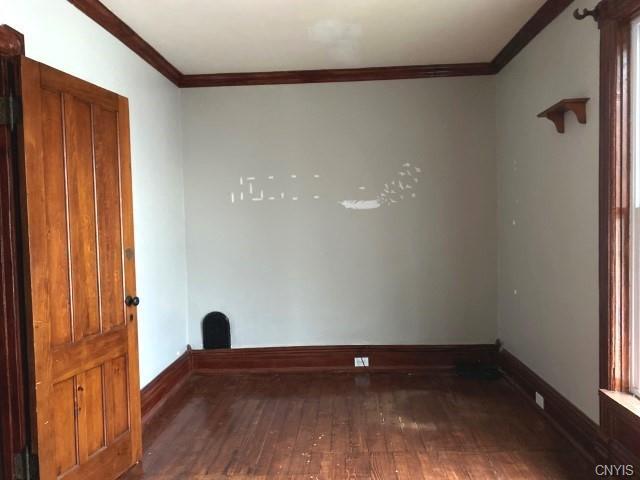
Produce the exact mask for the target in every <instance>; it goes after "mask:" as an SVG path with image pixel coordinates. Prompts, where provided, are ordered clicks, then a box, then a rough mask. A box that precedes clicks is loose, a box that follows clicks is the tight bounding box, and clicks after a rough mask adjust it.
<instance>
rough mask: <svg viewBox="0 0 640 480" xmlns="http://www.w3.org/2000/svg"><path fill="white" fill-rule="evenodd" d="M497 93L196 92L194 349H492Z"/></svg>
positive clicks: (192, 104)
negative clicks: (215, 335) (211, 331)
mask: <svg viewBox="0 0 640 480" xmlns="http://www.w3.org/2000/svg"><path fill="white" fill-rule="evenodd" d="M494 82H495V80H494V78H491V77H475V78H446V79H425V80H402V81H387V82H361V83H343V84H322V85H281V86H259V87H232V88H204V89H189V90H183V91H182V100H183V125H184V156H185V193H186V197H185V202H186V219H187V252H188V259H187V261H188V277H189V310H190V319H189V338H190V343H191V344H192V345H194V346H195V347H199V346H200V345H201V335H200V320H201V319H202V317H203V315H204V314H205V313H207V312H208V311H211V310H221V311H224V312H226V313H227V314H228V315H229V316H230V318H231V322H232V341H233V345H234V346H236V347H247V346H279V345H325V344H369V343H370V344H394V343H398V344H447V343H476V342H477V343H485V342H492V341H494V340H495V337H496V279H497V272H496V260H497V259H496V255H497V254H496V243H497V241H496V228H495V225H496V190H497V187H496V170H495V150H494V148H495V138H494V137H495V121H494V118H495V117H494V106H495V96H494ZM405 165H408V166H405ZM416 167H417V168H416ZM409 173H411V175H409ZM291 175H295V176H296V178H292V177H291ZM314 175H317V176H319V177H315V176H314ZM271 176H273V177H274V178H273V179H270V178H269V177H271ZM240 177H242V178H243V185H242V186H241V185H240ZM248 177H249V178H248ZM250 177H255V180H250ZM414 178H415V179H417V181H416V180H413V179H414ZM391 182H396V183H395V184H391ZM399 182H402V183H403V187H404V190H403V189H401V188H400V186H399ZM248 183H252V189H253V194H250V193H249V191H248V189H249V186H248ZM385 183H386V184H388V186H389V187H388V189H387V190H388V191H389V193H388V194H386V195H385V196H384V197H383V196H380V194H381V193H385V192H384V190H385ZM407 184H408V185H411V188H410V189H409V188H407V187H406V185H407ZM360 187H364V190H363V189H361V188H360ZM392 189H393V190H394V191H395V192H396V193H395V194H393V193H391V190H392ZM261 190H263V191H264V196H263V198H264V199H263V200H252V199H250V198H252V197H254V196H258V198H260V197H259V195H260V191H261ZM241 192H242V193H243V200H240V194H241ZM232 193H233V195H234V201H233V202H232V200H231V194H232ZM411 194H415V197H414V196H412V195H411ZM283 195H284V198H282V196H283ZM400 195H403V196H404V199H402V198H400ZM314 196H318V198H314ZM269 197H273V199H272V200H270V199H269ZM293 197H297V200H295V199H294V198H293ZM385 198H387V199H389V198H391V199H392V200H391V201H388V202H384V201H382V202H381V206H380V207H379V208H373V209H367V210H356V209H351V208H345V206H344V205H343V204H341V203H339V202H342V201H345V200H354V201H357V200H363V201H367V200H369V201H371V200H376V199H379V200H380V199H385ZM393 202H395V203H393ZM347 205H349V204H347ZM356 205H358V206H371V203H369V204H367V203H364V204H356Z"/></svg>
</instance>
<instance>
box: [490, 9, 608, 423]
mask: <svg viewBox="0 0 640 480" xmlns="http://www.w3.org/2000/svg"><path fill="white" fill-rule="evenodd" d="M595 3H596V2H595V1H593V0H590V1H578V2H576V3H575V4H572V6H571V8H568V9H567V10H566V11H565V12H564V13H563V14H562V15H561V16H560V17H559V18H558V19H556V20H555V21H554V22H553V23H552V24H551V25H549V26H548V27H547V28H546V29H545V30H544V31H543V32H542V33H541V34H540V35H539V36H538V37H536V39H534V41H533V42H532V43H531V44H530V45H529V46H528V47H527V48H526V49H525V50H524V51H522V52H521V53H520V54H519V55H518V56H517V57H516V58H515V59H514V60H513V61H512V62H511V63H510V64H509V65H508V66H507V67H506V69H505V70H503V72H502V73H500V74H499V75H498V79H497V109H496V120H497V132H498V137H497V139H498V142H497V152H498V171H499V196H498V198H499V215H498V219H499V235H500V240H499V249H500V261H499V264H500V267H499V277H500V279H499V302H498V304H499V307H498V311H499V323H498V335H499V337H500V338H501V339H502V340H503V341H504V343H505V346H506V348H507V349H508V350H510V351H511V352H512V353H513V354H515V355H516V356H517V357H518V358H519V359H520V360H522V361H523V362H525V363H526V364H527V365H528V366H529V367H531V368H532V369H533V370H534V371H535V372H536V373H538V374H539V375H540V376H541V377H542V378H544V379H545V380H546V381H548V382H549V383H550V384H551V385H553V386H554V387H555V388H556V389H557V390H558V391H559V392H560V393H562V394H563V395H564V396H565V397H567V398H568V399H569V400H570V401H571V402H573V403H574V404H575V405H577V406H578V407H579V408H580V409H582V410H583V411H584V412H586V413H587V414H588V415H589V416H590V417H591V418H593V419H594V420H597V419H598V61H599V55H598V49H599V33H598V29H597V26H596V25H595V24H594V23H593V22H592V21H590V20H589V21H583V22H578V21H576V20H574V19H573V18H572V17H571V12H572V11H573V9H574V8H577V7H581V8H582V7H589V8H591V7H593V6H594V4H595ZM571 97H591V100H590V102H589V103H588V108H587V116H588V124H587V125H580V124H578V123H577V121H576V118H575V116H574V115H573V114H567V115H566V133H565V134H564V135H560V134H558V133H556V131H555V128H554V126H553V124H552V123H551V122H549V121H548V120H545V119H539V118H536V115H537V114H538V113H539V112H541V111H542V110H544V109H545V108H547V107H549V106H551V105H552V104H554V103H555V102H557V101H558V100H560V99H562V98H571ZM514 221H515V224H514ZM516 291H517V293H516Z"/></svg>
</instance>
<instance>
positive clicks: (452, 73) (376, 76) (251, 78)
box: [180, 63, 495, 88]
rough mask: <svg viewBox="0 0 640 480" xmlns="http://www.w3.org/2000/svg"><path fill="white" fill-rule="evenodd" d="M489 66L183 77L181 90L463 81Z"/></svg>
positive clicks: (487, 70) (485, 72)
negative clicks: (422, 79)
mask: <svg viewBox="0 0 640 480" xmlns="http://www.w3.org/2000/svg"><path fill="white" fill-rule="evenodd" d="M494 73H495V72H494V71H493V69H492V66H491V64H489V63H457V64H455V63H454V64H448V65H407V66H397V67H372V68H340V69H327V70H290V71H282V72H249V73H211V74H204V75H183V76H182V79H181V80H180V87H181V88H192V87H223V86H231V85H236V86H239V85H277V84H290V83H326V82H362V81H368V80H399V79H407V78H433V77H462V76H472V75H492V74H494Z"/></svg>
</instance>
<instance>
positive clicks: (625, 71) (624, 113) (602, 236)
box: [593, 0, 640, 472]
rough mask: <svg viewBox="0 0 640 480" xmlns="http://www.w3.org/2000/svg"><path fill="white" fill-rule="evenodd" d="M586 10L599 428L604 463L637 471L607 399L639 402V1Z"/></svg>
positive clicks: (634, 443)
mask: <svg viewBox="0 0 640 480" xmlns="http://www.w3.org/2000/svg"><path fill="white" fill-rule="evenodd" d="M593 12H594V16H595V17H596V18H597V21H598V26H599V28H600V161H599V163H600V167H599V169H600V172H599V197H600V199H599V271H600V278H599V292H600V293H599V305H600V308H599V310H600V312H599V322H600V328H599V330H600V331H599V337H600V347H599V348H600V388H601V389H602V391H601V394H600V426H601V429H602V432H603V434H604V436H605V437H606V441H607V443H608V450H609V452H610V461H612V462H619V461H625V462H630V463H633V464H634V465H636V467H637V468H639V470H638V472H640V415H639V414H638V413H635V414H634V413H633V412H632V411H631V410H630V409H629V408H626V407H625V406H624V404H623V403H621V402H618V401H616V400H615V399H616V397H620V396H626V398H629V399H630V400H632V401H634V402H637V404H638V406H640V401H638V400H637V399H634V398H632V396H631V395H630V394H629V367H630V358H629V357H630V289H631V282H630V264H629V253H630V250H629V249H630V248H631V247H630V245H631V244H630V211H629V210H630V209H629V204H630V189H631V175H630V168H631V161H632V159H631V153H630V152H631V135H630V131H631V130H630V128H631V81H630V77H631V75H630V64H631V22H632V20H633V19H634V18H636V17H637V16H638V15H640V0H603V1H602V2H600V3H599V4H598V6H597V7H596V9H595V10H594V11H593ZM610 392H613V394H610ZM638 412H640V410H638Z"/></svg>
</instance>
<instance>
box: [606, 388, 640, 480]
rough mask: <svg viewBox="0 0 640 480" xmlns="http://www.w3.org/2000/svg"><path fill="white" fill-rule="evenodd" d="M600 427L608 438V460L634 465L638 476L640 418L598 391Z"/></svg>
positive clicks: (639, 470) (618, 463)
mask: <svg viewBox="0 0 640 480" xmlns="http://www.w3.org/2000/svg"><path fill="white" fill-rule="evenodd" d="M600 428H601V429H602V431H603V432H604V435H605V436H606V437H607V438H608V439H609V440H608V448H609V461H610V462H611V463H613V464H617V465H634V466H635V471H636V472H637V478H640V418H639V417H638V415H637V414H636V413H635V411H634V412H631V411H630V410H629V409H627V408H626V407H625V406H623V405H622V404H621V403H619V402H618V401H616V400H614V399H613V398H611V397H610V396H609V395H608V394H607V393H605V392H604V391H602V390H601V391H600Z"/></svg>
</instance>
